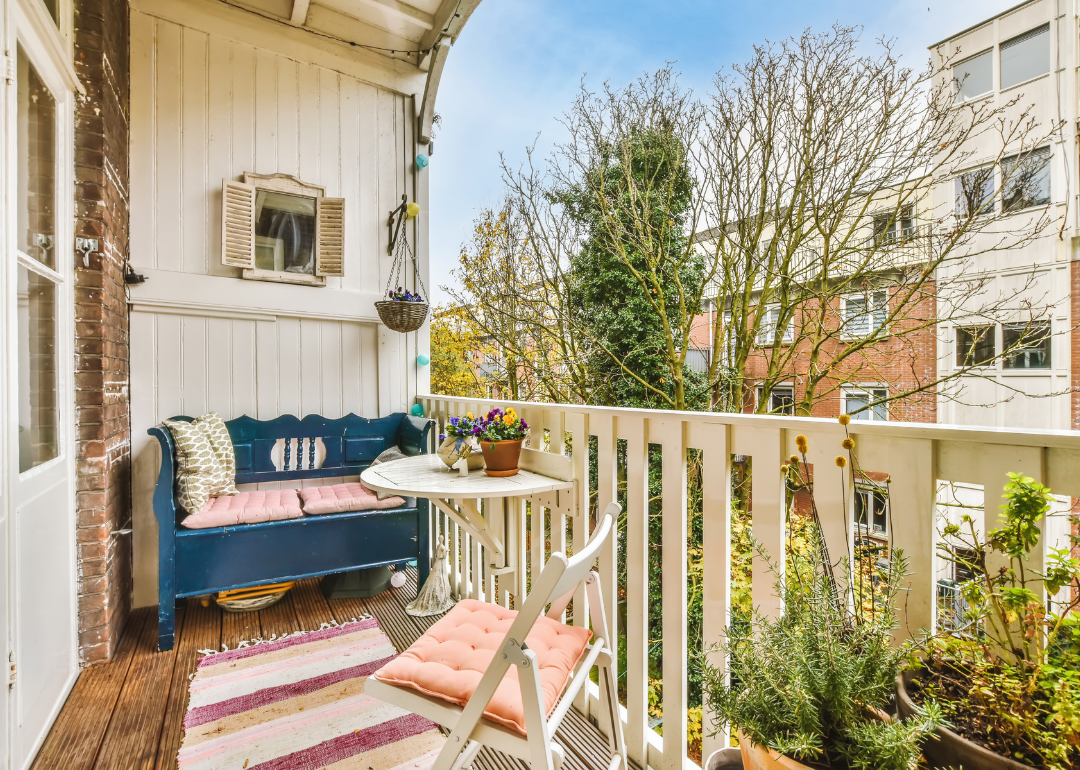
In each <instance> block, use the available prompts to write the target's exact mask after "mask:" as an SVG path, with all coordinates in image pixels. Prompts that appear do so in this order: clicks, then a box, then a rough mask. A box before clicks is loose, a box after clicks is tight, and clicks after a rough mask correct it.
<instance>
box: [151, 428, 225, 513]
mask: <svg viewBox="0 0 1080 770" xmlns="http://www.w3.org/2000/svg"><path fill="white" fill-rule="evenodd" d="M165 426H166V427H167V428H168V429H169V432H170V433H172V436H173V440H174V441H175V442H176V487H177V498H178V499H179V502H180V505H181V506H182V507H183V508H184V510H186V511H187V512H188V513H198V512H199V511H201V510H202V509H203V506H205V505H206V503H207V501H208V500H209V499H210V498H211V497H218V496H221V495H236V494H239V491H238V490H237V489H236V456H235V454H234V453H233V446H232V439H231V438H229V431H228V429H227V428H226V427H225V423H224V421H222V419H221V417H220V416H219V415H218V414H217V413H215V412H211V413H210V414H206V415H203V416H202V417H200V418H198V419H196V420H194V421H193V422H184V421H183V420H165ZM222 433H224V436H222V435H221V434H222Z"/></svg>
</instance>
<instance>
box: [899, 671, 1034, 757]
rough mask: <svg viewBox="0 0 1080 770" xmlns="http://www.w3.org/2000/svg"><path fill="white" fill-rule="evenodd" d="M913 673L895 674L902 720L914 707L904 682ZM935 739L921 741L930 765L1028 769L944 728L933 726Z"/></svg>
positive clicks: (914, 709)
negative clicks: (935, 728) (935, 731)
mask: <svg viewBox="0 0 1080 770" xmlns="http://www.w3.org/2000/svg"><path fill="white" fill-rule="evenodd" d="M912 676H913V673H912V672H911V671H904V672H902V673H901V674H900V675H899V676H898V677H896V710H897V712H898V713H899V715H900V716H901V717H903V718H905V719H907V718H908V717H911V716H914V715H915V712H916V706H915V703H914V701H912V700H911V696H909V695H908V691H907V683H908V682H909V681H911V677H912ZM936 735H937V740H934V739H933V738H931V739H930V740H928V741H926V743H925V744H923V756H925V757H926V761H927V763H928V764H929V765H930V767H942V768H945V767H963V768H964V770H1032V767H1031V765H1025V764H1024V763H1023V762H1017V761H1016V760H1015V759H1009V758H1008V757H1003V756H1001V755H1000V754H996V753H994V752H993V751H990V750H989V749H985V748H983V747H982V746H980V745H979V744H977V743H972V742H971V741H969V740H967V739H966V738H962V737H960V736H959V735H957V734H956V733H954V732H953V731H952V730H949V729H947V728H945V727H939V728H938V729H937V733H936Z"/></svg>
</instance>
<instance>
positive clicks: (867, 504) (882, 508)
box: [855, 486, 889, 537]
mask: <svg viewBox="0 0 1080 770" xmlns="http://www.w3.org/2000/svg"><path fill="white" fill-rule="evenodd" d="M855 524H856V525H857V526H858V527H859V529H860V530H861V531H862V532H863V533H864V534H867V535H870V536H871V537H888V536H889V498H888V497H887V496H886V495H885V493H884V492H882V491H881V490H878V489H870V488H867V487H862V486H857V487H855Z"/></svg>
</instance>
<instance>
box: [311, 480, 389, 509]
mask: <svg viewBox="0 0 1080 770" xmlns="http://www.w3.org/2000/svg"><path fill="white" fill-rule="evenodd" d="M300 497H301V498H302V499H303V501H304V513H341V512H343V511H379V510H382V509H383V508H397V507H398V506H399V505H405V501H404V500H403V499H401V498H400V497H387V498H386V499H385V500H380V499H379V498H378V496H376V494H375V493H374V492H372V491H370V490H369V489H368V488H367V487H365V486H363V485H362V484H361V483H360V482H359V481H349V482H346V483H344V484H332V485H330V486H326V487H308V488H307V489H301V490H300Z"/></svg>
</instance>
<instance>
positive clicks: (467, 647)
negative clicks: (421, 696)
mask: <svg viewBox="0 0 1080 770" xmlns="http://www.w3.org/2000/svg"><path fill="white" fill-rule="evenodd" d="M516 617H517V612H516V611H514V610H508V609H505V608H503V607H499V606H498V605H495V604H488V603H486V602H480V601H476V600H475V599H465V600H463V601H460V602H458V604H457V606H455V607H454V609H452V610H450V612H448V613H447V614H446V617H444V618H443V619H442V620H440V621H439V622H438V623H436V624H435V625H433V626H432V627H431V628H430V629H428V632H427V633H426V634H424V635H423V636H421V637H420V638H419V639H417V640H416V643H415V644H413V645H412V647H410V648H409V649H407V650H405V652H403V653H401V655H399V656H398V657H396V658H395V659H394V660H392V661H390V662H389V663H387V664H386V665H385V666H383V667H382V668H381V669H379V670H378V671H376V672H375V674H374V676H375V678H376V679H379V680H380V681H383V682H387V683H390V684H396V685H400V686H403V687H411V688H412V689H414V690H419V691H420V692H422V693H425V694H427V695H431V696H434V697H436V698H442V699H443V700H447V701H449V702H451V703H456V704H457V705H459V706H464V705H465V704H466V703H467V702H468V701H469V698H471V697H472V695H473V693H474V692H475V691H476V687H477V685H479V684H480V678H481V677H482V676H483V675H484V672H485V671H486V670H487V667H488V664H489V663H490V662H491V659H492V658H493V657H494V655H495V651H496V649H497V648H498V647H499V645H500V644H502V641H503V639H505V638H506V632H507V631H509V630H510V624H511V623H513V622H514V618H516ZM591 637H592V632H591V631H589V630H588V629H586V628H575V627H573V626H565V625H563V624H562V623H559V622H558V621H555V620H552V619H550V618H547V617H541V618H540V619H539V620H537V622H536V625H534V626H533V629H532V631H530V632H529V635H528V636H527V637H525V643H526V644H527V645H528V646H529V649H531V650H532V651H533V652H535V653H536V657H537V660H538V662H539V664H540V684H541V687H542V688H543V694H544V708H545V713H548V714H550V713H551V710H552V709H553V708H555V704H556V703H557V702H558V700H559V695H560V694H561V693H562V691H563V689H564V688H565V687H566V681H567V678H568V677H569V676H570V672H571V671H573V669H574V666H576V665H577V662H578V660H579V659H580V658H581V655H582V653H583V652H584V651H585V646H586V645H587V644H588V643H589V639H590V638H591ZM484 716H486V717H487V718H488V719H490V720H492V721H494V722H498V723H499V724H502V725H506V726H507V727H509V728H512V729H514V730H517V731H518V732H519V733H521V734H523V735H524V734H525V712H524V709H523V707H522V705H521V690H520V685H519V684H518V676H517V667H516V666H510V670H509V671H508V672H507V673H506V676H505V677H503V680H502V682H501V683H500V684H499V687H498V688H497V689H496V691H495V696H494V697H493V698H492V699H491V702H490V703H488V705H487V708H486V709H485V710H484Z"/></svg>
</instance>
